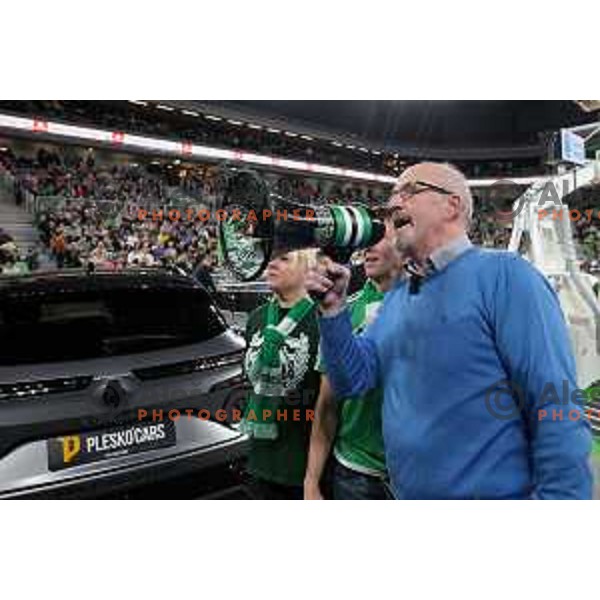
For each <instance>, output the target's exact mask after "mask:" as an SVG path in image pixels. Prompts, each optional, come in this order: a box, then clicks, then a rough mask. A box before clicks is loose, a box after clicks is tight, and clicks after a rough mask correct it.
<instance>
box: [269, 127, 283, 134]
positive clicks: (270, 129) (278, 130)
mask: <svg viewBox="0 0 600 600" xmlns="http://www.w3.org/2000/svg"><path fill="white" fill-rule="evenodd" d="M267 131H269V132H270V133H281V129H273V128H272V127H269V128H268V129H267Z"/></svg>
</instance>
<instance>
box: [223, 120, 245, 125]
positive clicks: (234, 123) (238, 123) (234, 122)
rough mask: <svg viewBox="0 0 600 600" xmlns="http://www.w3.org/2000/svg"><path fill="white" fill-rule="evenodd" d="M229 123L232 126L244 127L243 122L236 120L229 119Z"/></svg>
mask: <svg viewBox="0 0 600 600" xmlns="http://www.w3.org/2000/svg"><path fill="white" fill-rule="evenodd" d="M227 122H228V123H231V124H232V125H243V123H242V122H241V121H236V120H235V119H227Z"/></svg>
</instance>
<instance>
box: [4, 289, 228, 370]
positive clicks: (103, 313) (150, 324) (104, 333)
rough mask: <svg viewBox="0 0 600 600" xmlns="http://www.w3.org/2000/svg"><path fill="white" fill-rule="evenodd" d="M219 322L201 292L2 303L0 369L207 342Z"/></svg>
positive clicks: (53, 296) (59, 296)
mask: <svg viewBox="0 0 600 600" xmlns="http://www.w3.org/2000/svg"><path fill="white" fill-rule="evenodd" d="M225 328H226V326H225V323H224V321H223V319H222V317H221V315H220V313H219V312H218V310H217V309H216V308H215V306H214V305H213V303H212V301H211V299H210V297H209V295H208V294H207V293H206V292H205V291H204V290H202V289H197V288H195V289H176V290H174V289H172V288H168V289H166V288H160V287H159V288H157V289H144V290H140V289H132V290H129V289H125V290H123V289H117V290H106V291H104V290H103V291H101V292H98V291H93V292H91V291H86V292H76V293H64V291H61V292H53V293H42V294H41V295H37V294H11V295H9V294H6V295H5V296H4V297H0V340H2V343H1V344H0V366H7V365H20V364H33V363H43V362H59V361H68V360H82V359H91V358H101V357H108V356H118V355H124V354H131V353H138V352H147V351H152V350H162V349H167V348H174V347H177V346H182V345H185V344H193V343H197V342H202V341H205V340H208V339H210V338H212V337H214V336H216V335H219V334H220V333H222V332H223V331H224V330H225Z"/></svg>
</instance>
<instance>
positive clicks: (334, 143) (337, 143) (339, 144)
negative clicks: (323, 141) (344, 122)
mask: <svg viewBox="0 0 600 600" xmlns="http://www.w3.org/2000/svg"><path fill="white" fill-rule="evenodd" d="M331 143H332V144H333V145H334V146H337V147H338V148H341V147H342V146H343V145H344V144H341V143H340V142H331Z"/></svg>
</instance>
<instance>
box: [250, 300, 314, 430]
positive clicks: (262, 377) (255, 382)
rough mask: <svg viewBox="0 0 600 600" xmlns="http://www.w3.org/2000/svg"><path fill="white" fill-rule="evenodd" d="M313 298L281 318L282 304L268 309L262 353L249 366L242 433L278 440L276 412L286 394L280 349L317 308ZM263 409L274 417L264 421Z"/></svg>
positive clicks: (276, 303) (267, 417)
mask: <svg viewBox="0 0 600 600" xmlns="http://www.w3.org/2000/svg"><path fill="white" fill-rule="evenodd" d="M314 306H315V303H314V301H313V300H311V299H310V298H307V297H305V298H302V299H301V300H299V301H298V302H296V304H294V306H292V308H290V310H289V311H288V313H287V315H286V316H285V317H284V318H283V319H281V316H280V310H279V302H278V301H277V300H276V299H275V298H273V299H272V300H271V301H270V302H269V305H268V306H267V318H266V323H265V327H264V329H263V332H262V334H263V339H262V345H261V348H260V351H259V353H258V356H257V357H256V359H255V361H254V363H253V364H250V365H247V368H248V370H247V373H248V379H249V380H250V383H251V384H252V392H251V393H250V394H249V397H248V403H247V406H246V411H245V413H244V418H243V419H242V422H241V425H240V430H241V431H243V432H244V433H247V434H248V435H250V436H251V437H255V438H258V439H271V440H274V439H277V436H278V434H279V431H278V427H277V420H276V415H277V409H278V408H279V407H280V406H281V401H282V397H283V395H284V393H285V388H284V384H283V381H282V380H281V359H280V355H279V353H280V350H281V346H282V345H283V343H284V342H285V340H286V338H287V337H288V336H289V335H290V334H291V333H292V332H293V331H294V329H296V327H297V326H298V325H299V324H300V323H301V322H302V320H303V319H304V317H306V315H308V314H309V313H310V312H311V311H312V310H313V308H314ZM263 410H270V411H271V414H270V415H267V416H265V418H264V419H263Z"/></svg>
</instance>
